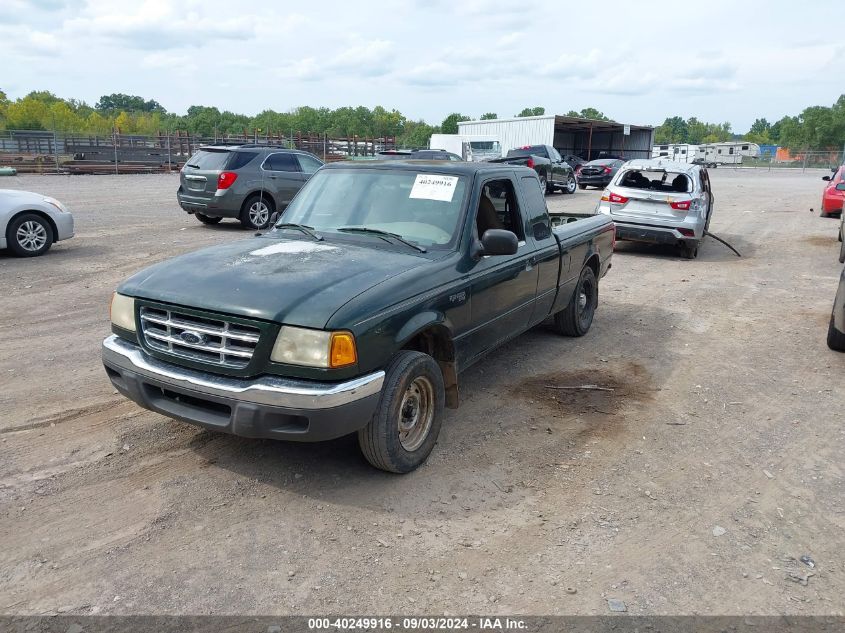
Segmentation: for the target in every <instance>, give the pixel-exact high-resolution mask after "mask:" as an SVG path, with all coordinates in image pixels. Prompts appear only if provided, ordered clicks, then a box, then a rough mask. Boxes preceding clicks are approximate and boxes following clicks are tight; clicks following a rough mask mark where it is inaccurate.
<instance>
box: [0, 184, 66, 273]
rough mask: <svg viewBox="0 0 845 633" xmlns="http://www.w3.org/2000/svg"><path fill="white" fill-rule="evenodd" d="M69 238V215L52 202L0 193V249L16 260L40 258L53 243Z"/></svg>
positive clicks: (40, 197) (28, 193) (38, 196)
mask: <svg viewBox="0 0 845 633" xmlns="http://www.w3.org/2000/svg"><path fill="white" fill-rule="evenodd" d="M71 237H73V215H71V212H70V211H69V210H68V208H67V207H66V206H65V205H63V204H62V203H61V202H59V201H58V200H56V199H55V198H51V197H49V196H44V195H41V194H40V193H32V192H31V191H16V190H13V189H0V249H4V248H8V249H9V250H11V251H12V252H13V253H14V254H15V255H18V256H19V257H35V256H36V255H43V254H44V253H46V252H47V250H48V249H49V248H50V246H52V244H53V242H58V241H59V240H66V239H69V238H71Z"/></svg>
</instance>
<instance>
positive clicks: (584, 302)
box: [555, 266, 599, 336]
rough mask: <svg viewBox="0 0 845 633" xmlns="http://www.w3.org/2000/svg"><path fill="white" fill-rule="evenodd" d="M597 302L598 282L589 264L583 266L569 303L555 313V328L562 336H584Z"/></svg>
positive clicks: (587, 330) (594, 312)
mask: <svg viewBox="0 0 845 633" xmlns="http://www.w3.org/2000/svg"><path fill="white" fill-rule="evenodd" d="M598 304H599V283H598V280H597V279H596V274H595V273H594V272H593V269H592V268H590V267H589V266H584V268H583V270H581V275H580V276H579V277H578V285H576V286H575V292H573V293H572V298H571V299H570V300H569V305H568V306H566V308H564V309H563V310H562V311H560V312H558V313H557V314H556V315H555V329H556V330H557V332H558V333H559V334H563V335H564V336H584V335H585V334H586V333H587V332H589V331H590V326H591V325H592V324H593V316H595V314H596V307H598Z"/></svg>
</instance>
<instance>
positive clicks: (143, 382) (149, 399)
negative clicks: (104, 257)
mask: <svg viewBox="0 0 845 633" xmlns="http://www.w3.org/2000/svg"><path fill="white" fill-rule="evenodd" d="M102 354H103V365H104V366H105V368H106V373H107V374H108V376H109V378H110V380H111V382H112V385H114V387H115V388H116V389H117V390H118V391H119V392H120V393H122V394H123V395H125V396H126V397H127V398H129V399H131V400H133V401H134V402H136V403H138V404H139V405H141V406H142V407H144V408H147V409H150V410H152V411H156V412H158V413H161V414H163V415H168V416H170V417H172V418H176V419H179V420H183V421H185V422H190V423H192V424H198V425H200V426H203V427H205V428H209V429H213V430H217V431H222V432H226V433H232V434H234V435H241V436H244V437H265V438H275V439H290V440H299V441H319V440H327V439H332V438H335V437H341V436H343V435H346V434H348V433H352V432H354V431H357V430H358V429H360V428H363V427H364V426H366V424H367V423H368V422H369V421H370V419H371V418H372V415H373V413H374V411H375V409H376V406H377V405H378V402H379V398H380V396H381V389H382V385H383V383H384V376H385V374H384V372H383V371H376V372H373V373H370V374H367V375H365V376H361V377H359V378H354V379H352V380H346V381H343V382H331V383H322V382H317V381H311V380H301V379H296V378H283V377H279V376H261V377H259V378H255V379H247V378H235V377H230V376H219V375H216V374H211V373H206V372H202V371H197V370H193V369H187V368H184V367H180V366H178V365H173V364H171V363H166V362H163V361H160V360H158V359H157V358H153V357H152V356H150V355H148V354H146V353H145V352H144V351H143V350H142V349H141V348H140V347H139V346H138V345H135V344H133V343H130V342H128V341H126V340H124V339H121V338H118V337H117V336H114V335H112V336H109V337H108V338H107V339H105V340H104V341H103V347H102Z"/></svg>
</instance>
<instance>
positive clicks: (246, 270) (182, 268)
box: [118, 236, 428, 328]
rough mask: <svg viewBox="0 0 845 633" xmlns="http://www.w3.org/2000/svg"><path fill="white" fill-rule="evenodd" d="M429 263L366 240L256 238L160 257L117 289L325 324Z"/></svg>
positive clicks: (229, 311)
mask: <svg viewBox="0 0 845 633" xmlns="http://www.w3.org/2000/svg"><path fill="white" fill-rule="evenodd" d="M427 262H428V260H427V259H426V258H424V257H419V256H417V255H413V254H404V253H397V252H395V251H392V250H387V249H381V248H379V249H375V248H368V247H366V246H362V245H352V244H348V243H339V242H333V243H329V242H325V241H324V242H317V241H312V240H307V239H302V240H299V239H285V238H279V237H276V236H273V237H258V238H252V239H249V240H241V241H237V242H234V243H231V244H224V245H220V246H212V247H210V248H205V249H202V250H199V251H196V252H193V253H188V254H187V255H182V256H180V257H176V258H174V259H170V260H167V261H164V262H161V263H159V264H156V265H154V266H151V267H150V268H147V269H145V270H142V271H141V272H139V273H136V274H135V275H133V276H132V277H130V278H129V279H127V280H126V281H125V282H123V284H121V286H120V287H119V288H118V292H120V293H121V294H126V295H129V296H133V297H139V298H143V299H149V300H153V301H162V302H166V303H173V304H176V305H181V306H185V307H192V308H199V309H204V310H213V311H216V312H222V313H227V314H234V315H240V316H245V317H250V318H255V319H263V320H266V321H273V322H275V323H284V324H289V325H300V326H303V327H312V328H323V327H325V325H326V323H327V322H328V320H329V318H330V317H331V316H332V314H334V313H335V312H336V311H337V310H338V309H339V308H340V307H341V306H343V305H344V304H345V303H347V302H348V301H350V300H351V299H353V298H354V297H356V296H357V295H359V294H361V293H362V292H365V291H366V290H369V289H370V288H372V287H373V286H376V285H377V284H379V283H381V282H383V281H384V280H386V279H388V278H390V277H392V276H394V275H397V274H400V273H402V272H405V271H408V270H411V269H412V268H416V267H418V266H421V265H424V264H426V263H427Z"/></svg>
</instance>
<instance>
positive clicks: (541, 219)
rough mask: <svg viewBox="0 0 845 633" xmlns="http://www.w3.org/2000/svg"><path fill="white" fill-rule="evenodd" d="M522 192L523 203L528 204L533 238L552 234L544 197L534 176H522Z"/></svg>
mask: <svg viewBox="0 0 845 633" xmlns="http://www.w3.org/2000/svg"><path fill="white" fill-rule="evenodd" d="M520 180H521V183H520V184H521V185H522V193H523V194H524V196H525V204H526V205H527V206H528V217H529V218H530V221H531V231H532V232H533V233H534V239H535V240H545V239H548V238H549V237H550V236H551V234H552V229H551V227H550V226H549V220H548V217H549V216H548V212H547V209H546V199H545V197H543V191H542V189H540V183H538V182H537V179H536V178H533V177H531V176H523V177H522V178H521V179H520Z"/></svg>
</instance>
